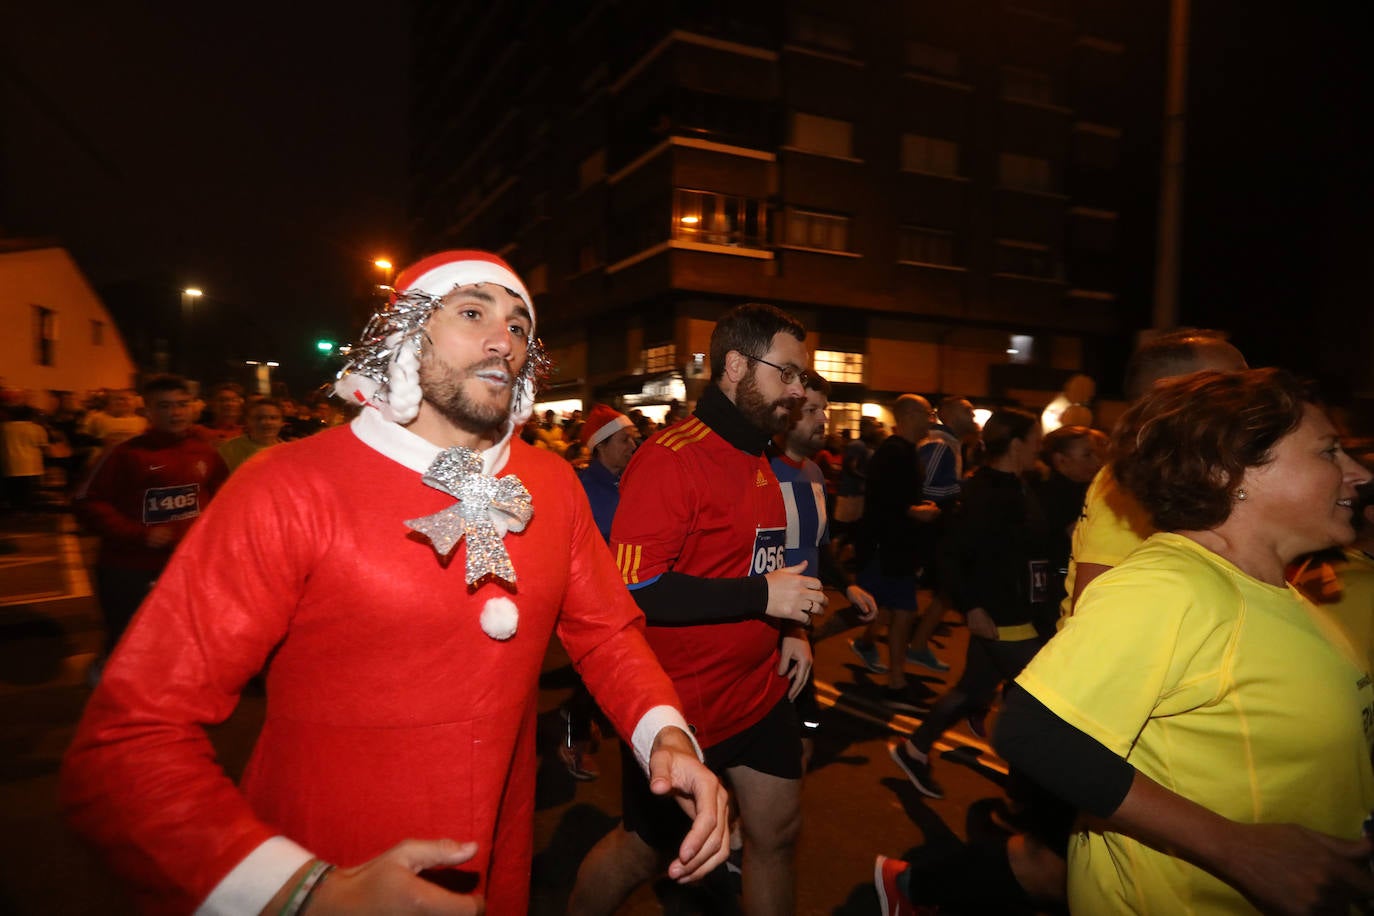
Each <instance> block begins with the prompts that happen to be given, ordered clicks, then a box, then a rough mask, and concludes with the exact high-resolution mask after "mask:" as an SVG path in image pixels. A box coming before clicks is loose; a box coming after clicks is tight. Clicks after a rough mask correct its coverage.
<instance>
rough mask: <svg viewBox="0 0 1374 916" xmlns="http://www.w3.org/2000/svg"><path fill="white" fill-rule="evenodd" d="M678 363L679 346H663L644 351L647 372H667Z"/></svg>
mask: <svg viewBox="0 0 1374 916" xmlns="http://www.w3.org/2000/svg"><path fill="white" fill-rule="evenodd" d="M676 363H677V345H676V344H663V345H661V346H657V347H649V348H648V349H646V350H645V351H644V371H645V372H666V371H668V370H669V369H672V368H673V367H674V366H675V365H676Z"/></svg>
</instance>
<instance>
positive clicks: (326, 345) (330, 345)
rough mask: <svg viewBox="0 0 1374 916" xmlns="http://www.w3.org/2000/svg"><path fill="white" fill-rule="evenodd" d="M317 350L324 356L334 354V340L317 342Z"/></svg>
mask: <svg viewBox="0 0 1374 916" xmlns="http://www.w3.org/2000/svg"><path fill="white" fill-rule="evenodd" d="M315 349H316V350H319V351H320V353H321V354H322V355H323V354H328V353H333V352H334V341H332V340H317V341H315Z"/></svg>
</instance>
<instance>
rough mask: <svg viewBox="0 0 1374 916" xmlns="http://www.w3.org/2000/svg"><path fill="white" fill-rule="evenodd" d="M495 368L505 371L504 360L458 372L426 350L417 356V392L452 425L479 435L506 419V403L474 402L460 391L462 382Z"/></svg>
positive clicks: (507, 409)
mask: <svg viewBox="0 0 1374 916" xmlns="http://www.w3.org/2000/svg"><path fill="white" fill-rule="evenodd" d="M497 367H500V368H502V369H507V366H506V362H505V360H503V359H500V358H499V357H495V358H492V359H488V360H483V361H482V362H480V363H474V364H473V365H471V366H468V367H467V369H465V370H458V369H455V368H453V367H452V366H450V365H448V364H446V363H442V362H440V361H439V360H437V359H435V358H434V357H432V356H430V354H429V351H426V352H424V353H422V354H421V355H420V391H421V393H422V396H423V397H424V399H425V402H426V403H428V404H429V405H430V406H431V407H433V408H434V409H435V410H437V411H439V413H440V414H442V415H443V417H444V418H445V419H446V420H448V421H449V422H450V423H452V424H453V425H454V426H456V427H458V428H459V429H461V430H463V431H464V432H469V433H474V434H476V435H483V434H485V433H488V432H490V431H491V430H493V429H496V428H497V427H499V426H501V425H502V424H503V423H505V422H506V419H507V418H508V417H509V416H510V401H509V400H507V401H506V403H504V404H500V405H488V404H478V403H475V402H474V401H473V400H472V399H471V398H469V397H468V396H467V395H466V394H465V393H464V392H463V382H464V381H466V380H467V379H469V378H471V377H472V376H474V375H476V374H477V373H478V372H481V371H482V370H483V369H493V368H497ZM507 371H509V370H508V369H507ZM513 384H515V382H514V380H512V385H513Z"/></svg>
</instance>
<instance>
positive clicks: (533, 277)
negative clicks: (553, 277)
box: [525, 264, 549, 296]
mask: <svg viewBox="0 0 1374 916" xmlns="http://www.w3.org/2000/svg"><path fill="white" fill-rule="evenodd" d="M525 288H526V289H528V290H529V293H530V295H531V296H540V295H543V294H544V293H547V292H548V291H549V265H547V264H536V265H535V266H533V267H531V268H530V269H529V270H527V271H525Z"/></svg>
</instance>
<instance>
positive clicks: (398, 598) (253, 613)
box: [61, 251, 728, 916]
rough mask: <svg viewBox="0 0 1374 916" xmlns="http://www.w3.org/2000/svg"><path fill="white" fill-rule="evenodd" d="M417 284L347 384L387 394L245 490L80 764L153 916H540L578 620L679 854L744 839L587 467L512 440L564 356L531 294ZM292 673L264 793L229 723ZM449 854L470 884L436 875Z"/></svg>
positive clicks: (82, 749) (405, 290) (161, 598)
mask: <svg viewBox="0 0 1374 916" xmlns="http://www.w3.org/2000/svg"><path fill="white" fill-rule="evenodd" d="M395 293H396V294H395V296H394V298H393V301H392V302H391V303H390V304H389V305H388V306H387V307H386V308H385V309H383V310H382V311H381V312H379V313H378V314H377V315H375V316H374V317H373V319H372V321H371V322H370V323H369V325H368V328H367V330H366V331H365V332H364V336H363V339H362V341H361V342H360V343H359V345H358V346H356V347H354V348H353V350H352V351H351V362H350V363H349V365H348V366H347V367H346V368H345V370H344V371H343V372H342V373H341V375H340V379H339V382H338V383H337V384H336V386H335V390H336V392H337V393H339V394H340V395H341V396H344V397H348V398H352V399H354V400H356V401H358V402H359V403H362V404H364V405H365V406H364V409H363V411H362V413H361V414H360V415H359V416H358V418H357V419H356V420H354V421H353V422H352V423H351V424H350V425H348V426H345V427H338V428H336V429H332V430H329V431H327V432H324V433H321V434H319V435H316V436H313V437H310V438H308V439H304V440H301V441H298V442H292V443H288V444H287V445H283V446H280V447H278V448H276V449H272V450H271V451H270V452H267V453H264V454H263V455H262V456H261V457H259V458H258V459H257V460H255V461H252V462H250V463H248V464H246V465H245V466H244V467H243V468H241V469H240V470H239V472H238V473H237V474H236V475H235V476H234V477H233V478H232V479H231V480H230V481H229V483H228V485H227V486H226V487H225V488H224V489H223V490H222V491H221V494H220V496H219V497H218V498H217V499H216V501H215V503H214V505H213V506H212V507H211V509H210V510H209V511H208V512H207V513H206V514H205V516H204V517H203V518H202V520H201V524H200V525H198V526H197V527H196V528H195V529H194V530H193V531H192V532H191V534H190V536H189V537H188V538H187V539H186V540H185V541H184V542H183V544H182V545H181V547H180V549H179V550H178V551H177V553H176V555H175V556H174V557H173V559H172V561H171V563H170V564H169V565H168V567H167V569H166V572H165V573H164V574H163V575H162V577H161V578H160V579H159V581H158V584H157V587H156V588H155V590H154V591H153V593H152V594H151V595H150V597H149V598H148V600H147V601H146V602H145V603H144V605H143V607H142V608H141V609H140V611H139V613H138V615H137V617H136V618H135V620H134V622H133V625H132V627H131V628H130V630H129V632H128V634H127V635H126V637H125V638H124V640H123V641H121V643H120V645H119V649H118V651H117V652H116V653H115V655H114V656H113V658H112V659H111V660H110V663H109V665H108V667H107V668H106V670H105V675H104V678H103V680H102V681H101V684H100V687H99V688H98V689H97V690H96V692H95V694H94V695H93V696H92V697H91V700H90V703H89V704H88V706H87V708H86V712H85V716H84V718H83V719H82V722H81V725H80V727H79V729H78V731H77V735H76V738H75V740H74V742H73V744H72V747H71V749H70V751H69V752H68V754H67V757H66V760H65V762H64V765H63V772H62V788H61V792H62V801H63V805H64V808H65V811H66V814H67V817H68V819H69V821H70V823H71V824H72V825H73V826H74V827H75V828H76V829H77V830H78V831H80V832H81V833H82V834H84V835H85V836H86V837H87V838H88V839H90V840H91V841H92V842H93V843H95V844H96V845H97V846H98V847H99V848H100V850H101V851H102V853H103V854H104V855H105V856H106V857H107V859H108V861H109V862H110V863H112V864H113V866H114V867H115V868H116V870H117V871H119V872H120V873H121V874H122V875H124V876H125V877H126V878H127V879H128V880H129V881H130V882H131V884H132V885H133V886H134V888H135V889H136V892H137V894H138V895H139V901H140V903H141V905H142V906H143V907H144V908H146V909H148V910H150V911H156V912H169V913H170V912H176V913H184V912H192V911H196V912H200V913H258V912H270V913H288V914H290V913H296V912H299V910H300V909H301V908H302V907H303V906H304V905H305V903H306V901H308V902H309V906H310V913H311V916H324V914H328V913H333V912H359V911H364V910H365V911H368V912H387V913H399V912H412V911H414V912H421V911H423V912H435V913H438V912H444V913H448V912H452V913H471V912H478V911H479V910H480V906H481V901H480V900H479V899H478V898H479V897H484V898H485V900H486V904H487V906H488V907H489V909H490V912H492V913H523V912H525V910H526V908H527V899H528V893H529V877H530V856H531V847H532V814H533V810H534V798H533V795H534V792H533V790H534V768H535V754H534V739H535V699H536V696H537V690H538V687H537V685H538V677H539V671H540V666H541V663H542V661H543V658H544V652H545V649H546V647H547V646H548V643H549V640H550V639H551V638H552V636H553V634H554V631H555V630H557V633H558V635H559V637H560V639H561V640H562V641H563V644H564V645H565V646H566V647H567V649H568V653H569V655H570V656H571V657H572V659H573V661H574V663H575V665H576V667H577V669H578V671H579V672H580V673H581V675H582V677H583V678H584V679H585V681H586V683H587V685H588V686H589V687H590V688H591V691H592V693H593V694H594V695H595V696H596V699H597V700H598V702H599V703H600V704H601V707H602V709H603V710H604V711H605V712H606V713H607V715H608V716H609V717H610V719H611V721H612V723H613V724H614V725H615V726H616V729H617V731H619V732H620V734H622V735H624V736H626V738H627V739H628V740H629V742H630V744H631V746H632V747H633V748H634V752H635V756H636V758H637V759H638V761H639V763H640V765H641V766H642V767H643V768H644V769H645V771H646V772H647V773H648V774H649V777H650V779H651V781H652V783H653V785H654V790H655V791H656V792H658V793H659V794H669V793H671V794H673V795H675V796H677V797H678V799H679V801H680V803H681V804H682V806H683V808H684V809H685V810H687V812H688V813H689V814H690V815H692V816H693V818H694V826H693V829H692V831H691V833H690V834H689V835H688V836H687V838H686V839H685V840H684V841H683V843H682V845H681V847H680V848H679V850H678V856H677V859H676V861H675V862H673V864H672V866H671V868H670V874H671V875H672V876H673V877H674V878H676V879H678V880H682V881H689V880H694V879H696V878H699V877H702V876H704V875H705V874H706V873H707V872H709V871H710V870H711V869H712V868H714V867H715V866H716V865H718V864H719V863H720V862H721V861H723V860H724V858H725V856H726V855H727V853H728V844H727V843H726V841H725V838H726V832H727V829H728V828H727V818H726V799H725V793H724V791H723V790H722V789H721V788H720V785H719V783H718V782H717V781H716V779H715V778H714V777H713V776H712V775H711V774H710V772H709V771H708V770H707V769H706V768H705V767H704V766H703V765H702V764H701V763H700V761H699V749H698V748H697V747H696V744H695V742H694V740H693V739H692V738H691V737H690V736H689V731H688V728H687V723H686V722H685V721H684V720H683V718H682V715H681V713H680V712H679V708H680V704H679V701H678V698H677V696H676V694H675V693H674V691H673V688H672V686H671V684H670V682H669V681H668V679H667V678H666V677H665V676H664V674H663V671H662V669H661V668H660V667H659V664H658V662H657V661H656V660H655V658H654V655H653V653H652V652H651V651H650V650H649V648H648V646H647V644H646V643H645V641H644V635H643V617H642V615H641V614H640V612H639V610H638V608H637V607H636V605H635V603H634V601H633V600H632V599H631V598H630V596H629V594H628V593H627V592H626V590H625V587H624V586H623V585H622V583H621V578H620V574H619V572H618V570H617V569H616V566H615V563H614V561H613V560H612V558H611V556H610V554H609V552H608V551H607V550H606V548H605V545H604V544H603V543H602V541H601V536H600V534H598V532H597V529H596V526H595V524H594V523H593V520H592V514H591V512H590V510H589V508H588V506H587V500H586V497H585V496H584V495H583V491H582V488H581V487H580V486H578V485H577V479H576V477H575V476H574V474H573V471H572V468H571V467H570V466H569V465H568V463H567V462H566V461H563V460H562V459H561V458H559V457H558V456H557V455H554V454H552V453H549V452H542V451H538V450H536V449H533V448H529V447H527V446H526V445H524V444H523V443H522V442H520V441H519V440H518V438H517V439H512V436H511V433H512V431H514V430H518V429H519V428H520V426H521V425H522V424H523V423H524V422H525V420H526V418H527V417H528V416H529V412H530V408H531V406H532V403H533V398H534V382H535V378H536V376H537V375H538V374H539V372H540V371H541V370H542V368H543V367H544V365H545V361H544V359H543V356H542V354H541V352H540V348H539V344H538V341H537V340H535V338H534V306H533V303H532V301H531V299H530V296H529V293H528V292H526V290H525V287H524V285H523V284H522V283H521V281H520V279H519V277H517V276H516V275H515V273H514V272H513V271H512V270H511V268H510V267H509V266H508V265H506V264H505V263H504V262H502V261H501V260H500V259H498V258H496V257H495V256H493V255H490V254H486V253H484V252H476V251H451V252H445V253H442V254H438V255H434V256H432V257H429V258H426V259H424V260H422V261H420V262H419V263H417V264H415V265H414V266H412V267H411V268H409V269H408V270H406V271H404V272H403V273H402V274H401V275H400V276H399V277H398V279H397V282H396V287H395ZM455 500H456V501H455ZM264 667H266V671H267V715H266V721H265V722H264V724H263V729H262V733H261V735H260V736H259V739H258V743H257V746H256V748H255V749H254V751H253V756H252V759H251V760H250V762H249V764H248V768H247V770H246V771H245V773H244V777H243V780H242V784H241V785H240V786H237V787H236V786H235V785H234V784H233V783H231V782H230V781H229V779H228V778H226V776H225V775H224V773H223V772H222V771H221V770H220V768H219V767H218V766H217V765H216V764H215V762H214V754H213V750H212V748H211V745H210V742H209V741H208V739H207V738H206V735H205V731H204V728H205V726H207V725H209V724H213V723H217V722H221V721H223V720H224V719H225V718H226V717H228V715H229V714H230V713H231V712H232V711H233V709H234V706H235V704H236V703H237V701H238V697H239V692H240V691H241V689H242V688H243V686H244V684H245V683H246V682H247V681H248V680H249V678H251V677H253V675H255V674H256V673H258V672H259V671H260V670H261V669H263V668H264ZM416 837H421V838H430V839H422V840H416V839H408V838H416ZM440 870H443V871H447V872H448V874H446V875H443V876H441V878H440V880H441V881H442V884H443V885H444V887H440V886H439V884H438V883H431V882H429V881H426V880H424V878H423V877H422V876H420V873H421V872H426V873H428V874H434V873H436V872H438V871H440ZM454 872H456V873H457V874H454ZM464 873H466V874H464ZM445 887H463V888H465V893H455V892H452V891H450V890H447V889H445ZM465 894H470V895H471V896H467V895H465Z"/></svg>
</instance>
